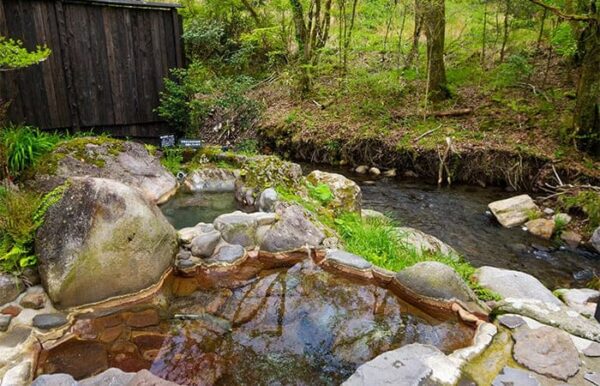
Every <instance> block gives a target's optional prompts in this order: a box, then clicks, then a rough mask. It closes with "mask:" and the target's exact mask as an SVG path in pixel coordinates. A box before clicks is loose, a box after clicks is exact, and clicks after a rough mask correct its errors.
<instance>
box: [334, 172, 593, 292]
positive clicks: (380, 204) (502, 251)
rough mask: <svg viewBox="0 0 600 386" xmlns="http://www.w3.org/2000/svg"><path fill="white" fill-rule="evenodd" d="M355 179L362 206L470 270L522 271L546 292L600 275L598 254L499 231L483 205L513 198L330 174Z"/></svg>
mask: <svg viewBox="0 0 600 386" xmlns="http://www.w3.org/2000/svg"><path fill="white" fill-rule="evenodd" d="M334 171H336V172H338V173H342V174H345V175H346V176H348V177H349V178H351V179H354V180H356V181H357V182H358V183H359V184H360V185H361V189H362V192H363V208H370V209H375V210H378V211H381V212H384V213H387V214H388V215H390V216H391V217H393V218H394V219H395V220H397V221H398V222H399V223H400V224H401V225H403V226H409V227H413V228H417V229H420V230H422V231H423V232H426V233H429V234H432V235H434V236H436V237H437V238H439V239H441V240H442V241H444V242H446V243H447V244H449V245H451V246H452V247H454V248H455V249H456V250H457V251H458V252H460V253H461V254H462V255H464V256H465V258H466V259H467V260H468V261H469V262H471V263H472V264H473V265H475V266H478V267H479V266H483V265H491V266H494V267H499V268H507V269H514V270H518V271H523V272H527V273H529V274H532V275H533V276H535V277H537V278H538V279H539V280H541V281H542V282H543V283H544V284H545V285H546V286H548V287H550V288H551V289H556V288H564V287H581V286H584V285H585V284H586V283H587V281H589V280H590V279H591V278H592V277H593V272H594V270H595V271H596V272H597V273H600V255H598V254H594V253H591V252H589V251H586V250H583V249H576V250H574V249H570V248H568V247H564V246H561V247H559V246H558V245H557V244H555V243H553V242H552V241H546V240H543V239H540V238H538V237H535V236H533V235H531V234H529V233H527V232H525V231H523V230H522V229H520V228H513V229H506V228H503V227H502V226H501V225H500V224H498V222H497V221H496V220H495V218H494V217H493V216H492V215H490V214H489V213H486V212H487V210H488V209H487V205H488V204H489V203H490V202H492V201H496V200H501V199H505V198H509V197H511V196H514V195H515V194H517V193H508V192H506V191H505V190H504V189H500V188H493V187H491V188H490V187H488V188H481V187H474V186H464V185H458V186H452V187H443V188H438V187H437V186H436V185H432V184H427V183H424V182H420V181H408V180H400V179H392V178H385V179H381V180H379V181H377V182H376V183H375V185H368V184H365V181H366V180H368V178H367V177H363V176H357V175H356V174H353V173H350V172H347V171H344V170H341V171H340V170H334Z"/></svg>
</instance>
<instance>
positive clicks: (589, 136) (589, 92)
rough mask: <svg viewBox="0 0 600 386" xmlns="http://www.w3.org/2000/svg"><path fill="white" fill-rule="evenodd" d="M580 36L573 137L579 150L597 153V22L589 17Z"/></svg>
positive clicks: (599, 70)
mask: <svg viewBox="0 0 600 386" xmlns="http://www.w3.org/2000/svg"><path fill="white" fill-rule="evenodd" d="M580 39H581V42H582V48H583V55H582V63H581V73H580V77H579V82H578V84H577V102H576V106H575V117H574V125H575V135H576V141H577V144H578V146H579V148H580V149H581V150H584V151H587V152H588V153H590V154H595V155H600V76H598V74H600V23H599V22H598V21H590V22H589V23H588V25H587V26H586V28H585V29H584V31H583V32H582V34H581V37H580Z"/></svg>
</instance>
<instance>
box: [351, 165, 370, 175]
mask: <svg viewBox="0 0 600 386" xmlns="http://www.w3.org/2000/svg"><path fill="white" fill-rule="evenodd" d="M354 171H355V172H356V173H358V174H367V172H368V171H369V167H368V166H367V165H360V166H357V167H356V169H354Z"/></svg>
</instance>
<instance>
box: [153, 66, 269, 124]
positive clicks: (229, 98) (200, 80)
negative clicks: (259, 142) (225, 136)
mask: <svg viewBox="0 0 600 386" xmlns="http://www.w3.org/2000/svg"><path fill="white" fill-rule="evenodd" d="M172 75H173V78H172V79H165V91H163V92H162V93H161V97H160V105H159V107H158V108H157V110H156V111H157V112H158V114H159V115H160V116H161V117H162V118H164V119H166V120H167V121H168V122H169V123H170V124H171V125H172V126H173V127H174V128H175V129H177V130H178V131H179V132H180V133H181V134H184V133H187V134H191V135H194V134H196V133H197V132H196V131H197V130H202V129H213V128H217V130H218V131H219V132H227V131H238V132H243V131H245V130H248V129H250V128H252V127H253V126H254V125H255V124H256V122H257V120H258V118H259V117H260V113H261V110H262V107H261V105H260V104H259V103H258V102H257V101H255V100H253V99H251V98H248V97H246V95H245V93H246V92H247V91H248V90H249V89H250V87H251V86H252V85H253V84H254V80H253V79H252V78H250V77H247V76H235V77H218V76H216V75H215V74H213V73H212V72H211V71H210V70H209V69H208V68H206V67H205V66H202V65H200V64H199V63H192V65H190V67H189V68H188V69H175V70H173V71H172Z"/></svg>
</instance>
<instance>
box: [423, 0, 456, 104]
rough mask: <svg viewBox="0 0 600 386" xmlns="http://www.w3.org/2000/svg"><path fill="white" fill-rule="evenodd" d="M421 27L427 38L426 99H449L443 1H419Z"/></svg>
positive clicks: (444, 7) (444, 6)
mask: <svg viewBox="0 0 600 386" xmlns="http://www.w3.org/2000/svg"><path fill="white" fill-rule="evenodd" d="M420 5H421V8H422V10H423V26H424V27H425V28H424V29H425V36H426V38H427V99H429V100H431V101H440V100H443V99H447V98H449V97H450V91H449V90H448V87H447V81H446V66H445V64H444V44H445V41H446V5H445V0H421V2H420Z"/></svg>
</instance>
